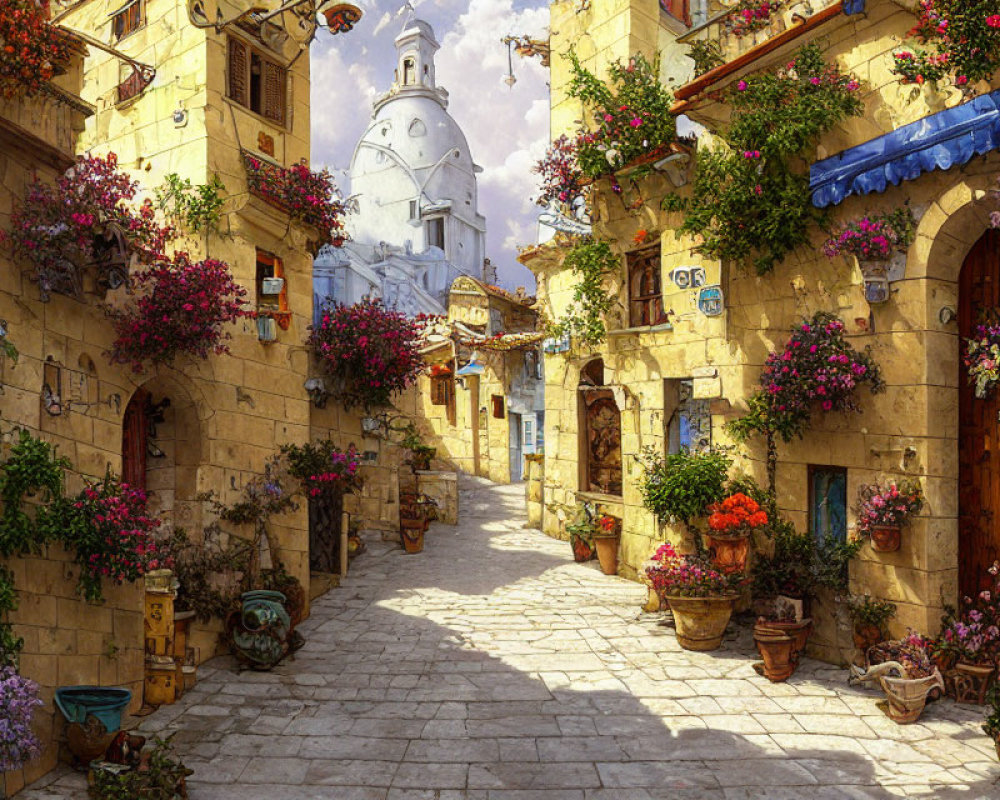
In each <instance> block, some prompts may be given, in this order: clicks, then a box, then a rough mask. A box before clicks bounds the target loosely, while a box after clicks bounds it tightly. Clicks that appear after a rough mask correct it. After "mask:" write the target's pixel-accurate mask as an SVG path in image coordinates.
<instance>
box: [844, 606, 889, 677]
mask: <svg viewBox="0 0 1000 800" xmlns="http://www.w3.org/2000/svg"><path fill="white" fill-rule="evenodd" d="M847 613H848V614H849V615H850V617H851V621H852V622H853V623H854V631H853V636H854V646H855V647H856V648H857V649H858V651H859V653H860V657H859V660H858V663H864V658H865V653H867V652H868V648H870V647H872V646H874V645H876V644H878V643H879V642H881V641H883V640H884V639H885V638H886V623H888V621H889V620H890V619H892V618H893V617H894V616H896V604H895V603H890V602H889V601H888V600H873V599H872V598H871V595H868V594H866V595H863V596H856V595H851V596H850V597H848V598H847Z"/></svg>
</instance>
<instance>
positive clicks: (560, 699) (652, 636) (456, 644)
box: [19, 477, 1000, 800]
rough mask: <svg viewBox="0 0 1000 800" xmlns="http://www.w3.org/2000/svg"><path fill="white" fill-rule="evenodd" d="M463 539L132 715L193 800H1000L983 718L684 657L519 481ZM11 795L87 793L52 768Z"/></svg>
mask: <svg viewBox="0 0 1000 800" xmlns="http://www.w3.org/2000/svg"><path fill="white" fill-rule="evenodd" d="M461 492H462V522H461V524H460V525H459V526H457V527H451V526H446V525H441V524H434V525H433V526H432V527H431V529H430V531H428V533H427V537H426V547H425V550H424V552H423V553H422V554H420V555H406V554H404V553H403V552H402V551H401V550H400V549H398V548H397V547H394V546H393V545H392V544H387V543H384V542H382V541H381V540H380V538H378V537H371V538H370V539H369V541H368V545H369V547H368V551H367V552H366V554H365V555H363V556H362V557H361V558H360V559H358V561H356V562H355V563H354V565H353V566H352V571H351V574H350V575H349V576H348V578H347V579H346V580H345V581H344V584H343V586H341V587H340V588H338V589H335V590H333V591H331V592H330V593H328V594H327V595H325V596H324V597H322V598H320V599H319V600H318V601H317V602H316V603H315V604H314V605H313V610H312V617H311V618H310V619H309V620H307V621H306V622H305V623H304V624H303V625H302V627H301V631H302V633H303V635H304V636H305V638H306V645H305V647H304V648H303V649H302V650H300V651H299V652H298V653H297V654H296V655H295V657H294V658H292V659H290V660H288V661H287V662H286V663H284V664H282V665H280V666H279V667H278V668H277V669H275V670H274V671H272V672H269V673H260V672H239V671H238V670H237V668H236V666H235V664H234V663H233V661H232V659H229V658H221V659H216V660H214V661H212V662H210V663H209V664H207V665H204V666H203V667H202V668H201V669H200V670H199V678H200V680H199V683H198V686H197V687H196V688H195V689H194V690H193V691H191V692H189V693H188V694H187V695H185V697H184V698H183V699H182V700H181V701H180V702H179V703H178V704H176V705H174V706H171V707H168V708H162V709H160V710H159V711H158V712H157V713H155V714H153V715H152V716H150V717H148V718H146V719H145V720H144V721H143V722H142V725H141V727H140V731H141V732H142V733H145V734H147V735H152V734H163V735H165V734H169V733H174V732H176V736H175V739H174V741H175V743H176V744H177V748H178V750H179V752H180V753H181V755H182V756H183V757H184V759H185V761H186V763H187V764H188V765H189V766H190V767H191V768H193V769H194V770H195V774H194V776H193V777H192V778H191V780H190V781H189V787H190V793H191V797H192V799H193V800H313V799H320V798H322V799H323V800H326V799H327V798H331V799H335V800H659V799H660V798H670V800H684V799H685V798H697V799H698V800H802V799H803V798H808V800H834V799H836V800H843V799H844V798H847V799H848V800H850V799H851V798H856V799H857V800H883V799H884V798H894V797H923V798H933V799H934V800H981V799H983V798H1000V783H998V782H997V781H998V779H1000V767H998V765H997V763H996V756H995V753H994V750H993V745H992V743H991V742H990V741H989V739H987V737H986V736H985V735H983V733H982V732H981V730H980V729H979V725H980V723H981V720H982V709H979V708H970V707H967V706H958V705H955V704H954V703H952V702H950V701H942V702H938V703H934V704H931V705H929V706H928V708H927V710H926V711H925V713H924V715H923V716H922V717H921V719H920V720H919V722H918V723H916V724H914V725H907V726H899V725H896V724H895V723H893V722H892V721H890V720H888V719H887V718H886V717H885V716H884V715H882V714H881V712H879V711H878V709H877V708H876V707H875V702H876V700H878V699H879V697H878V695H877V694H876V693H875V692H871V691H865V690H861V689H855V688H849V687H848V686H847V682H846V678H847V673H846V672H845V671H843V670H839V669H836V668H833V667H831V666H830V665H828V664H821V663H818V662H813V661H807V662H806V663H804V664H803V665H802V667H801V668H800V669H799V671H798V673H796V675H795V676H793V677H792V679H791V680H789V681H788V682H787V683H785V684H771V683H769V682H768V681H766V680H764V679H762V678H760V677H758V676H757V675H756V673H754V671H753V669H752V667H751V664H752V663H753V661H754V651H753V643H752V639H751V637H750V636H749V632H748V631H747V630H745V629H741V628H740V627H739V626H738V625H735V624H734V625H731V626H730V627H731V628H732V630H731V633H730V634H729V635H728V636H727V638H726V640H725V642H724V644H723V647H722V649H720V650H718V651H716V652H714V653H690V652H687V651H684V650H682V649H681V648H680V647H679V646H678V645H677V642H676V639H675V637H674V635H673V630H672V629H671V628H670V626H669V624H668V622H667V620H665V619H664V618H662V617H661V616H660V615H649V614H643V613H642V612H641V611H640V610H639V606H640V605H641V603H642V602H643V600H644V599H645V589H644V588H643V587H642V586H639V585H637V584H634V583H630V582H628V581H625V580H621V579H618V578H613V577H607V576H604V575H602V574H601V573H600V571H599V570H598V569H597V566H596V564H595V563H591V564H575V563H573V561H572V559H571V557H570V553H569V546H568V545H567V544H566V543H565V542H557V541H553V540H551V539H549V538H547V537H546V536H544V535H542V534H541V533H539V532H538V531H533V530H526V529H524V528H523V525H524V510H523V509H524V501H523V487H522V486H519V485H518V486H511V487H502V486H493V485H491V484H489V483H487V482H486V481H482V480H479V479H472V478H464V477H463V478H462V479H461ZM19 797H20V798H22V799H23V800H55V799H56V798H70V799H71V800H76V799H77V798H79V799H80V800H83V798H85V797H86V790H85V788H84V783H83V779H82V777H81V776H79V775H76V774H73V773H69V772H65V771H57V772H56V773H53V774H52V775H50V776H48V777H47V778H46V779H44V780H43V781H42V782H39V783H37V784H35V786H33V787H31V788H30V789H29V790H26V791H25V792H24V793H23V794H21V795H19Z"/></svg>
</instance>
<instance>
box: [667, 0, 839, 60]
mask: <svg viewBox="0 0 1000 800" xmlns="http://www.w3.org/2000/svg"><path fill="white" fill-rule="evenodd" d="M848 4H849V3H843V2H842V0H770V2H767V0H753V2H749V3H748V2H743V3H740V2H739V0H711V2H710V3H709V17H708V21H707V22H705V23H704V24H703V25H699V26H698V27H696V28H694V29H693V30H691V31H689V32H688V33H686V34H685V35H684V36H681V37H679V38H678V41H679V42H681V43H682V44H688V45H693V44H694V43H696V42H699V43H704V45H702V46H703V47H706V48H707V49H708V52H709V55H708V56H706V60H705V61H703V62H702V63H700V64H698V67H699V70H698V71H699V73H702V72H707V71H708V70H707V69H704V67H705V66H708V65H709V64H710V65H711V66H712V67H714V66H718V65H721V64H728V63H730V62H732V61H736V60H738V59H740V58H741V57H742V56H744V55H745V54H747V53H751V52H752V51H753V50H754V49H755V48H757V47H758V46H760V45H763V44H765V43H766V42H768V41H769V40H771V39H774V38H776V37H779V36H781V35H782V34H784V33H785V32H786V31H788V30H790V29H792V28H796V27H798V26H802V25H804V24H805V23H807V22H808V21H809V20H810V19H811V18H813V17H817V16H819V15H823V16H824V17H825V16H828V15H829V12H828V13H827V14H823V12H827V10H828V9H830V8H832V7H833V6H837V7H838V10H839V9H840V7H841V6H846V5H848ZM747 6H752V7H753V8H754V9H756V10H757V11H758V16H755V17H752V18H751V19H749V20H748V19H746V18H745V17H744V16H743V14H741V13H739V11H740V9H741V7H744V8H745V7H747ZM765 6H767V7H769V9H770V10H769V11H768V12H767V13H761V12H760V9H761V8H762V7H765ZM748 13H752V11H751V12H748Z"/></svg>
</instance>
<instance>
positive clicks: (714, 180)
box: [663, 44, 862, 274]
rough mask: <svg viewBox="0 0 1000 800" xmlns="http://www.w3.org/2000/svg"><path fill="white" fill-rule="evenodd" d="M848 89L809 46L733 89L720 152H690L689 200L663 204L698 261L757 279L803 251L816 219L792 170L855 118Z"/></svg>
mask: <svg viewBox="0 0 1000 800" xmlns="http://www.w3.org/2000/svg"><path fill="white" fill-rule="evenodd" d="M858 88H859V84H858V82H857V81H856V80H855V79H854V78H852V77H851V76H850V75H846V74H844V73H842V72H841V71H840V70H839V69H838V68H837V67H836V66H835V65H833V64H827V63H826V62H825V61H824V60H823V53H822V50H821V49H820V47H819V46H818V45H816V44H809V45H806V46H805V47H803V48H801V49H800V50H799V51H798V52H797V53H796V55H795V57H794V58H793V59H792V60H791V61H789V62H788V63H787V64H785V66H783V67H782V68H781V69H779V70H777V71H775V72H773V73H762V74H758V75H754V76H752V77H748V78H746V79H744V80H740V81H739V82H737V84H736V86H735V87H734V88H733V89H732V90H731V91H730V93H729V95H728V98H727V99H728V101H729V102H730V103H731V104H732V106H733V117H732V122H731V123H730V125H729V129H728V130H727V131H726V132H725V133H724V134H723V136H722V140H723V144H721V145H720V146H716V147H715V148H713V149H706V148H699V151H698V155H697V170H696V174H695V179H694V183H693V187H692V192H691V196H690V197H689V198H683V199H682V198H681V197H680V196H678V195H676V194H672V195H668V196H667V197H666V198H664V201H663V207H664V208H665V209H666V210H668V211H683V212H684V215H685V216H684V222H683V224H682V225H681V226H680V229H679V230H680V231H681V232H682V233H687V234H691V235H696V236H700V237H701V238H702V243H701V244H700V245H698V246H697V247H696V248H695V249H696V250H697V251H698V252H699V253H702V254H703V255H705V256H708V257H709V258H717V259H724V260H732V261H739V262H747V261H750V262H752V263H753V265H754V266H755V268H756V270H757V272H758V273H759V274H764V273H766V272H769V271H770V270H771V269H772V268H773V267H774V265H775V263H776V262H778V261H780V260H781V259H782V258H784V256H785V255H786V254H788V253H789V252H791V251H792V250H794V249H795V248H796V247H799V246H801V245H803V244H807V243H808V242H809V227H810V226H811V225H813V224H819V223H822V222H823V221H824V219H825V216H824V213H823V212H822V211H820V210H819V209H817V208H815V207H814V206H813V205H812V203H811V202H810V199H809V198H810V194H809V176H808V175H806V174H804V173H803V172H802V170H801V169H800V168H799V166H798V164H799V162H801V160H802V159H803V158H808V157H809V156H810V155H811V151H812V149H813V147H814V145H815V143H816V140H817V139H818V138H819V137H820V136H821V135H822V134H824V133H826V132H827V131H829V130H831V129H832V128H833V127H834V126H835V125H837V124H838V123H839V122H841V121H842V120H844V119H846V118H847V117H850V116H857V115H859V114H860V113H861V109H862V105H861V101H860V99H859V98H858Z"/></svg>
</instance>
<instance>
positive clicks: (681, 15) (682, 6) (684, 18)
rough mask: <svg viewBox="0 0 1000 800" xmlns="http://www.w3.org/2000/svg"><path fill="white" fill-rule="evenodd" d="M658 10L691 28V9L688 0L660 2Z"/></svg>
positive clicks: (664, 0)
mask: <svg viewBox="0 0 1000 800" xmlns="http://www.w3.org/2000/svg"><path fill="white" fill-rule="evenodd" d="M660 8H662V9H663V10H664V11H666V12H667V13H668V14H669V15H670V16H672V17H675V18H676V19H679V20H680V21H681V22H683V23H684V24H685V25H687V26H688V27H690V26H691V8H690V2H689V0H660Z"/></svg>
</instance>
